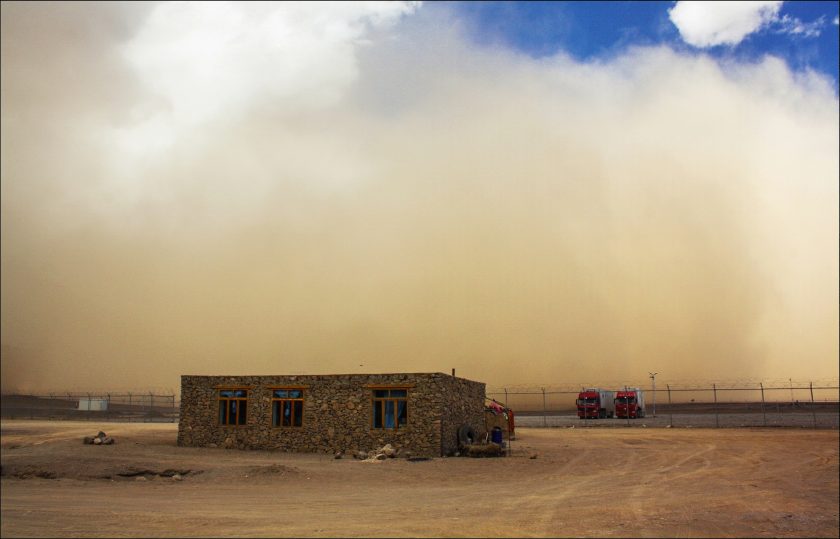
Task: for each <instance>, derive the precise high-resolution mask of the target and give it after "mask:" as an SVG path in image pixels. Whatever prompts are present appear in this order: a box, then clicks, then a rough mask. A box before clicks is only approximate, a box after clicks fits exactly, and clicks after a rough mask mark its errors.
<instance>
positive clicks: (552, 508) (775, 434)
mask: <svg viewBox="0 0 840 539" xmlns="http://www.w3.org/2000/svg"><path fill="white" fill-rule="evenodd" d="M0 426H1V427H2V433H0V434H1V435H2V442H1V445H2V479H0V487H2V505H1V506H0V507H2V509H1V511H2V514H1V515H0V516H2V525H0V532H2V533H1V534H2V536H3V537H22V536H38V537H45V536H47V537H66V536H76V537H81V536H84V537H95V536H109V537H121V536H126V537H129V536H130V537H137V536H143V537H155V536H177V537H189V536H203V537H209V536H239V537H243V536H272V537H281V536H294V537H317V536H341V537H346V536H353V537H356V536H364V537H382V536H388V537H395V536H414V537H419V536H424V537H429V536H443V537H458V536H461V537H463V536H471V537H475V536H481V537H498V536H505V537H507V536H525V537H546V536H548V537H562V536H576V537H581V536H598V537H723V536H727V537H733V536H735V537H838V535H840V518H838V505H839V504H840V486H839V485H838V471H840V470H838V449H840V434H839V433H838V431H836V430H805V429H676V428H675V429H636V428H634V429H538V428H521V429H517V435H518V439H517V440H516V441H514V442H513V446H512V448H513V450H512V455H511V456H510V457H507V458H496V459H468V458H438V459H432V460H429V461H422V462H408V461H406V460H399V459H391V460H387V461H382V462H362V461H356V460H353V459H349V458H343V459H340V460H336V459H334V458H333V457H332V456H331V455H308V454H287V453H273V452H268V451H237V450H224V449H198V448H180V447H177V446H176V445H175V438H176V429H177V426H176V425H174V424H166V425H161V424H136V423H134V424H129V423H107V424H102V425H99V424H95V423H90V422H69V421H65V422H47V421H15V420H12V421H3V422H2V424H0ZM100 428H101V429H102V430H105V431H106V432H107V433H108V434H109V435H112V436H114V437H115V438H116V440H117V443H116V444H115V445H112V446H89V445H83V444H82V443H81V439H82V437H83V436H86V435H95V434H96V433H97V432H98V431H99V430H100ZM533 456H536V458H531V457H533ZM176 471H177V472H180V473H181V480H180V481H179V480H177V479H173V478H172V477H165V476H164V475H171V474H173V473H174V472H176ZM141 472H146V473H145V474H143V473H141ZM120 474H124V475H120ZM125 474H129V475H130V474H141V475H136V476H133V477H132V476H125ZM160 474H163V475H160ZM138 477H143V479H138Z"/></svg>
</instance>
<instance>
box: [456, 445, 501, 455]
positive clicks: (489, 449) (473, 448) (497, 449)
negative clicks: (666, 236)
mask: <svg viewBox="0 0 840 539" xmlns="http://www.w3.org/2000/svg"><path fill="white" fill-rule="evenodd" d="M464 449H465V454H466V456H468V457H473V458H477V457H501V456H503V455H504V453H503V452H502V446H501V445H499V444H497V443H494V442H490V443H487V444H472V445H468V446H466V447H465V448H464Z"/></svg>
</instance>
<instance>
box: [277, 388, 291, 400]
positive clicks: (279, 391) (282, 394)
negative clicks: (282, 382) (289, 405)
mask: <svg viewBox="0 0 840 539" xmlns="http://www.w3.org/2000/svg"><path fill="white" fill-rule="evenodd" d="M288 395H289V392H288V391H286V390H285V389H275V390H274V398H275V399H284V398H286V397H287V396H288Z"/></svg>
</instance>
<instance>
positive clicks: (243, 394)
mask: <svg viewBox="0 0 840 539" xmlns="http://www.w3.org/2000/svg"><path fill="white" fill-rule="evenodd" d="M233 393H234V395H235V396H237V397H247V396H248V390H247V389H237V390H236V391H234V392H233Z"/></svg>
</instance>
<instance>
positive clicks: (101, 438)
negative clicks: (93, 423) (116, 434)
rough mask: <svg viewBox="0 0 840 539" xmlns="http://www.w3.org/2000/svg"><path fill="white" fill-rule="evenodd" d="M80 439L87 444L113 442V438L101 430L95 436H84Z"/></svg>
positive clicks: (109, 443)
mask: <svg viewBox="0 0 840 539" xmlns="http://www.w3.org/2000/svg"><path fill="white" fill-rule="evenodd" d="M82 441H83V442H84V443H85V444H87V445H111V444H113V443H114V439H113V438H111V437H110V436H108V435H107V434H105V433H104V432H102V431H101V430H100V431H99V434H97V435H96V436H85V437H84V439H83V440H82Z"/></svg>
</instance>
